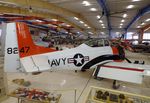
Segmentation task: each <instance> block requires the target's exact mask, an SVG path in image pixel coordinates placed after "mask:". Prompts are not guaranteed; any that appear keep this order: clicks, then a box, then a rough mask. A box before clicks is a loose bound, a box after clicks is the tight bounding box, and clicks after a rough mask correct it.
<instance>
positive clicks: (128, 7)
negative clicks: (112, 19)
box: [126, 5, 135, 9]
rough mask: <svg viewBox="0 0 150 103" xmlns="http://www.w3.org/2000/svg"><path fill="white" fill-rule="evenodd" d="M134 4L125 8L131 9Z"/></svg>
mask: <svg viewBox="0 0 150 103" xmlns="http://www.w3.org/2000/svg"><path fill="white" fill-rule="evenodd" d="M134 6H135V5H128V6H127V7H126V8H127V9H131V8H133V7H134Z"/></svg>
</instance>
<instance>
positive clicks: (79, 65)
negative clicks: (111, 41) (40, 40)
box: [2, 22, 144, 80]
mask: <svg viewBox="0 0 150 103" xmlns="http://www.w3.org/2000/svg"><path fill="white" fill-rule="evenodd" d="M2 34H5V35H2V38H3V41H2V49H3V50H4V54H5V59H4V68H5V72H20V71H21V72H23V71H25V72H41V71H47V70H51V69H68V70H85V69H90V68H92V67H96V66H97V65H101V66H102V65H103V64H106V63H108V62H112V63H113V61H118V60H122V58H121V55H120V53H119V52H118V49H117V48H116V47H110V46H105V47H89V46H88V45H86V44H81V45H79V46H78V47H76V48H72V49H66V50H62V51H56V50H55V49H52V48H45V47H41V46H37V45H35V44H34V43H33V41H32V37H31V35H30V32H29V28H28V26H27V25H26V24H25V23H19V22H17V23H8V24H5V25H3V31H2ZM134 66H135V65H134ZM105 67H106V66H105ZM115 70H116V69H114V70H113V69H111V72H112V73H113V75H112V76H113V77H115V75H114V73H115ZM118 70H119V69H118ZM107 71H109V70H108V69H106V71H105V69H103V71H102V72H100V71H98V73H99V74H100V73H101V75H103V77H106V76H107V75H105V73H106V72H107ZM143 72H144V69H143ZM143 72H142V73H143ZM120 73H122V74H123V73H124V71H122V72H120ZM99 74H97V75H99ZM110 74H111V73H110ZM135 75H139V72H137V74H135ZM140 75H142V74H140ZM112 76H111V75H110V76H108V77H110V78H112V79H113V77H112ZM116 77H117V76H116ZM117 78H118V77H117ZM121 78H123V79H122V80H124V79H125V78H126V76H123V77H121Z"/></svg>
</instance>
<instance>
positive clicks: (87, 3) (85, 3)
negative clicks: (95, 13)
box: [82, 1, 91, 6]
mask: <svg viewBox="0 0 150 103" xmlns="http://www.w3.org/2000/svg"><path fill="white" fill-rule="evenodd" d="M82 4H83V5H84V6H90V5H91V4H90V2H88V1H83V2H82Z"/></svg>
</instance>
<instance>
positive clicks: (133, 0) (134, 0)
mask: <svg viewBox="0 0 150 103" xmlns="http://www.w3.org/2000/svg"><path fill="white" fill-rule="evenodd" d="M136 1H141V0H132V2H136Z"/></svg>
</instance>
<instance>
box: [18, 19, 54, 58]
mask: <svg viewBox="0 0 150 103" xmlns="http://www.w3.org/2000/svg"><path fill="white" fill-rule="evenodd" d="M16 28H17V38H18V48H19V55H20V58H23V57H27V56H32V55H36V54H42V53H48V52H54V51H56V50H55V49H52V48H46V47H42V46H37V45H35V44H34V42H33V40H32V37H31V34H30V31H29V28H28V26H27V24H25V23H22V22H17V23H16Z"/></svg>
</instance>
